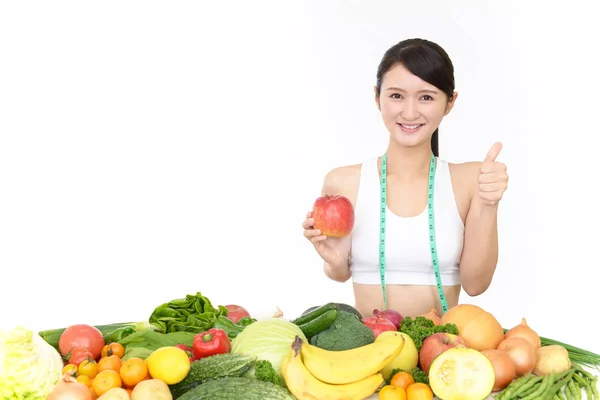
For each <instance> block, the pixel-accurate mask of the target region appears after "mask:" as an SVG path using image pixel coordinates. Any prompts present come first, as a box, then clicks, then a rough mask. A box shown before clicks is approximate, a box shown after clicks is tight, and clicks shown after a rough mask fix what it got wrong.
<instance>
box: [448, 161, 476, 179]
mask: <svg viewBox="0 0 600 400" xmlns="http://www.w3.org/2000/svg"><path fill="white" fill-rule="evenodd" d="M481 164H482V163H481V162H479V161H468V162H464V163H450V162H449V163H448V167H449V168H450V174H451V175H452V177H453V178H454V177H456V178H458V179H460V180H461V181H462V180H472V179H474V178H476V177H477V174H478V173H479V168H481Z"/></svg>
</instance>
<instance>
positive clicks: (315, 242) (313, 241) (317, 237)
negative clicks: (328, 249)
mask: <svg viewBox="0 0 600 400" xmlns="http://www.w3.org/2000/svg"><path fill="white" fill-rule="evenodd" d="M325 239H327V236H323V235H320V236H315V237H313V238H311V239H310V241H311V243H312V244H317V243H319V242H322V241H324V240H325Z"/></svg>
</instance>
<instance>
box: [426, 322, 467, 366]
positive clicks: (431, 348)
mask: <svg viewBox="0 0 600 400" xmlns="http://www.w3.org/2000/svg"><path fill="white" fill-rule="evenodd" d="M457 346H465V347H467V346H466V344H465V342H464V340H462V339H461V338H460V337H459V336H457V335H453V334H452V333H446V332H438V333H434V334H433V335H431V336H428V337H427V338H426V339H425V340H424V341H423V346H422V347H421V350H420V351H419V365H420V366H421V370H422V371H423V372H425V373H426V374H428V373H429V367H430V366H431V363H432V362H433V360H434V359H435V358H436V357H437V356H439V355H440V354H442V353H443V352H444V351H446V350H448V349H451V348H453V347H457Z"/></svg>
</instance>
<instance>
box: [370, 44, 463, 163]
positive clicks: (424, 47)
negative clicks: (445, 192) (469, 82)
mask: <svg viewBox="0 0 600 400" xmlns="http://www.w3.org/2000/svg"><path fill="white" fill-rule="evenodd" d="M398 64H402V65H403V66H404V68H406V69H407V70H409V71H410V72H411V73H412V74H413V75H416V76H418V77H419V78H421V79H423V80H424V81H425V82H427V83H429V84H431V85H433V86H435V87H437V88H438V89H440V90H441V91H443V92H444V93H445V94H446V95H447V96H448V98H451V97H452V95H453V93H454V66H453V65H452V61H451V60H450V57H449V56H448V54H447V53H446V51H445V50H444V49H443V48H441V47H440V46H439V45H438V44H436V43H434V42H431V41H429V40H425V39H407V40H403V41H401V42H399V43H397V44H395V45H394V46H392V47H390V48H389V49H388V50H387V51H386V52H385V54H384V55H383V59H382V60H381V62H380V63H379V67H378V68H377V97H379V95H380V94H381V82H382V81H383V76H384V75H385V74H386V73H387V72H388V71H389V70H390V69H392V68H393V67H395V66H397V65H398ZM438 135H439V133H438V129H437V128H436V130H435V132H433V136H432V137H431V150H432V151H433V154H434V155H435V156H436V157H439V141H438Z"/></svg>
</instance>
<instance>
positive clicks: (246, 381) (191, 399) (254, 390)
mask: <svg viewBox="0 0 600 400" xmlns="http://www.w3.org/2000/svg"><path fill="white" fill-rule="evenodd" d="M173 398H174V399H176V400H267V399H269V400H296V398H295V397H294V396H293V395H292V394H291V393H290V392H289V390H287V389H285V388H283V387H281V386H278V385H275V384H274V383H271V382H265V381H259V380H258V379H254V378H242V377H228V378H219V379H214V380H211V381H207V382H205V383H203V384H201V385H198V386H196V387H195V388H193V389H192V390H190V391H188V392H187V393H185V394H184V395H183V396H179V397H175V396H173Z"/></svg>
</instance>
